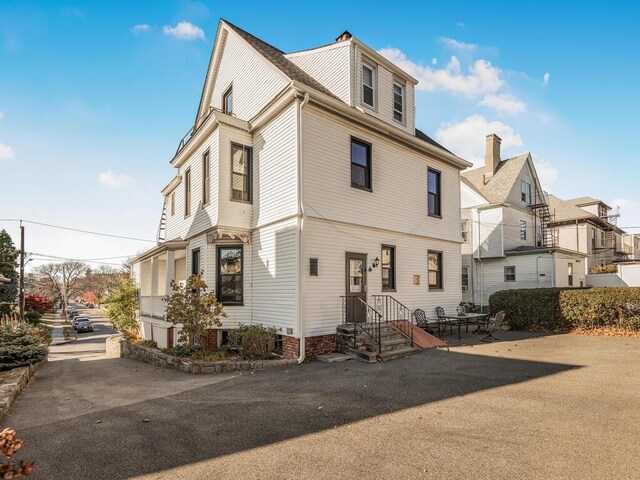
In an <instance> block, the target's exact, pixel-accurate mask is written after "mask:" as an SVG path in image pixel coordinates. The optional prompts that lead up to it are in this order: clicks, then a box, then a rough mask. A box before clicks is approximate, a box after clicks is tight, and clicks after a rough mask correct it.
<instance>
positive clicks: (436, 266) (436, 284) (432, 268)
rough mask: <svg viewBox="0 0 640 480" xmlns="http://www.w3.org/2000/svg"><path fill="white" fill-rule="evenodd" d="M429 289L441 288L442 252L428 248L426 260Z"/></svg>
mask: <svg viewBox="0 0 640 480" xmlns="http://www.w3.org/2000/svg"><path fill="white" fill-rule="evenodd" d="M428 274H429V275H428V277H429V290H432V289H433V290H439V289H441V288H442V252H435V251H432V250H429V260H428Z"/></svg>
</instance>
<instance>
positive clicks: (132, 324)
mask: <svg viewBox="0 0 640 480" xmlns="http://www.w3.org/2000/svg"><path fill="white" fill-rule="evenodd" d="M106 303H107V317H109V321H110V322H111V325H113V328H115V329H116V330H118V331H120V332H123V333H125V331H126V330H130V331H134V332H137V331H138V321H137V320H136V310H137V309H138V289H137V287H136V284H135V283H134V282H133V280H132V279H131V278H128V277H126V278H121V279H120V280H118V284H117V285H116V287H115V288H114V290H113V292H112V293H111V295H109V297H108V298H107V300H106Z"/></svg>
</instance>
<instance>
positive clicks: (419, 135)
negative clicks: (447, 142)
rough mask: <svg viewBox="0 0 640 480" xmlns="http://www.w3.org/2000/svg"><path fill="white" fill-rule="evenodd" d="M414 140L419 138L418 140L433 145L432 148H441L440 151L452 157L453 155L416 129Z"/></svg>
mask: <svg viewBox="0 0 640 480" xmlns="http://www.w3.org/2000/svg"><path fill="white" fill-rule="evenodd" d="M416 138H419V139H420V140H423V141H425V142H427V143H430V144H431V145H433V146H434V147H438V148H441V149H442V150H444V151H445V152H449V153H451V154H452V155H454V153H453V152H451V151H450V150H447V149H446V148H444V147H443V146H442V145H440V144H439V143H438V142H436V141H435V140H434V139H433V138H431V137H430V136H429V135H427V134H426V133H424V132H423V131H422V130H418V129H417V128H416Z"/></svg>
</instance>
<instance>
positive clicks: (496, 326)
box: [478, 311, 506, 342]
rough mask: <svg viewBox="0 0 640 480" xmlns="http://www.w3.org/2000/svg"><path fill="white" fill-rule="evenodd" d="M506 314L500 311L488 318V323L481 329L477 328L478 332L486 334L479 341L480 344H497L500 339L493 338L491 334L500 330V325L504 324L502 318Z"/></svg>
mask: <svg viewBox="0 0 640 480" xmlns="http://www.w3.org/2000/svg"><path fill="white" fill-rule="evenodd" d="M505 316H506V313H505V312H504V311H500V312H498V313H496V316H495V317H493V318H490V319H489V321H488V322H487V323H486V324H484V325H483V326H482V329H480V327H478V330H480V331H483V332H484V333H486V335H485V336H484V337H482V338H481V339H480V341H481V342H499V341H500V339H499V338H496V337H494V336H493V332H496V331H500V330H502V325H503V324H504V317H505Z"/></svg>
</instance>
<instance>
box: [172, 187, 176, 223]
mask: <svg viewBox="0 0 640 480" xmlns="http://www.w3.org/2000/svg"><path fill="white" fill-rule="evenodd" d="M175 214H176V192H172V193H171V216H172V217H173V216H174V215H175Z"/></svg>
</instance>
